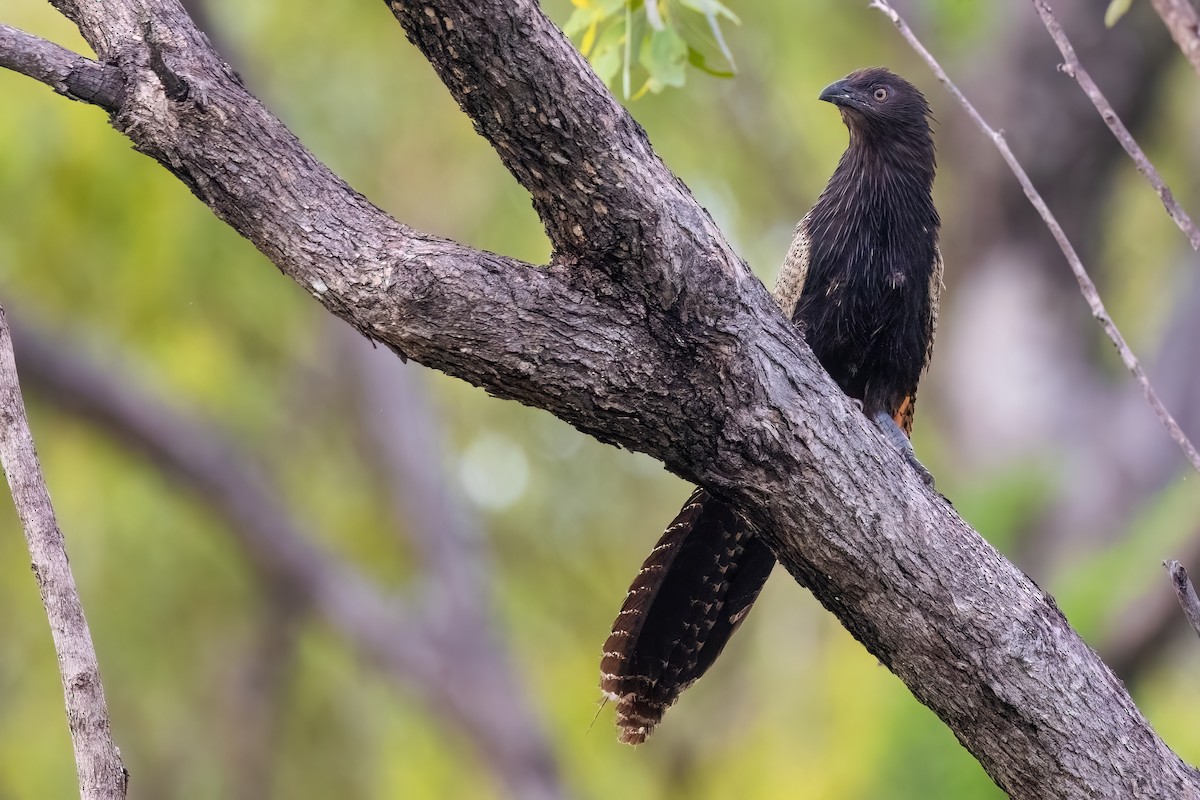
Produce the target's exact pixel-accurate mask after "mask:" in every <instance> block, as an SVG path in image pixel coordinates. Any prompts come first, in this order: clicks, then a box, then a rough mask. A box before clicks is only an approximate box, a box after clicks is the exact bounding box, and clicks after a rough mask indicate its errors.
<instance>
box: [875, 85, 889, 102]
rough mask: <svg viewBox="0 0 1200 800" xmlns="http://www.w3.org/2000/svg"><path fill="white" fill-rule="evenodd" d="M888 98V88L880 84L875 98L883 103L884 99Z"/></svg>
mask: <svg viewBox="0 0 1200 800" xmlns="http://www.w3.org/2000/svg"><path fill="white" fill-rule="evenodd" d="M887 98H888V92H887V89H885V88H883V87H882V86H880V87H879V88H878V89H876V90H875V99H876V100H878V101H879V102H881V103H882V102H883V101H884V100H887Z"/></svg>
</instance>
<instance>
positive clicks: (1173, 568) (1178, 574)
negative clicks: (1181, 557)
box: [1163, 560, 1200, 636]
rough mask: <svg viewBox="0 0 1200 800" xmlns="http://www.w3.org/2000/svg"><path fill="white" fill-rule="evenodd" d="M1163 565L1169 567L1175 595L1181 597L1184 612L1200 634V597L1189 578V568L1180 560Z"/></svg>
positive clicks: (1168, 571) (1193, 628)
mask: <svg viewBox="0 0 1200 800" xmlns="http://www.w3.org/2000/svg"><path fill="white" fill-rule="evenodd" d="M1163 566H1164V567H1166V568H1167V573H1168V574H1170V576H1171V585H1172V586H1174V587H1175V595H1176V596H1177V597H1178V598H1179V605H1180V606H1182V607H1183V613H1184V615H1185V616H1186V617H1187V621H1188V623H1190V624H1191V626H1192V630H1194V631H1195V632H1196V635H1197V636H1200V597H1197V596H1196V587H1195V586H1193V585H1192V582H1191V581H1190V580H1188V574H1187V570H1186V569H1184V568H1183V564H1180V563H1179V562H1178V561H1174V560H1171V561H1164V562H1163Z"/></svg>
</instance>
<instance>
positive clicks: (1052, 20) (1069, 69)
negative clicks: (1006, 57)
mask: <svg viewBox="0 0 1200 800" xmlns="http://www.w3.org/2000/svg"><path fill="white" fill-rule="evenodd" d="M1033 5H1034V8H1036V9H1037V12H1038V15H1039V16H1040V17H1041V18H1042V24H1043V25H1045V26H1046V30H1047V31H1049V32H1050V38H1052V39H1053V40H1054V44H1055V45H1057V47H1058V50H1059V52H1060V53H1062V56H1063V63H1062V64H1061V65H1060V66H1059V69H1060V70H1062V71H1063V72H1064V73H1066V74H1067V75H1070V76H1071V77H1072V78H1074V79H1075V81H1076V82H1077V83H1078V84H1079V88H1081V89H1083V93H1084V94H1086V95H1087V97H1088V99H1089V100H1091V101H1092V105H1094V106H1095V107H1096V111H1098V112H1100V117H1101V119H1103V120H1104V124H1105V125H1107V126H1108V129H1109V130H1111V131H1112V134H1113V136H1115V137H1116V139H1117V141H1118V142H1120V143H1121V147H1123V148H1125V152H1126V153H1128V154H1129V157H1130V158H1131V159H1133V163H1134V165H1135V166H1136V167H1137V170H1138V172H1140V173H1142V175H1143V176H1144V177H1145V178H1146V180H1147V181H1149V183H1150V185H1151V186H1153V187H1154V191H1155V192H1156V193H1157V194H1158V198H1159V199H1160V200H1161V201H1162V204H1163V208H1165V209H1166V210H1167V214H1168V215H1169V216H1170V217H1171V219H1172V221H1174V223H1175V224H1176V225H1177V226H1178V227H1179V230H1181V231H1183V234H1184V235H1185V236H1187V239H1188V244H1190V245H1191V246H1192V249H1193V250H1195V251H1196V252H1198V253H1200V230H1197V229H1196V224H1195V223H1194V222H1192V218H1191V217H1189V216H1188V214H1187V212H1186V211H1184V210H1183V208H1182V207H1181V206H1180V205H1179V201H1178V200H1176V199H1175V195H1174V194H1172V192H1171V188H1170V187H1169V186H1167V183H1166V181H1164V180H1163V179H1162V176H1161V175H1159V174H1158V170H1157V169H1155V168H1154V165H1153V164H1152V163H1150V159H1149V158H1147V157H1146V154H1145V153H1144V152H1143V151H1142V148H1141V147H1139V146H1138V143H1137V141H1136V140H1135V139H1134V138H1133V134H1131V133H1130V132H1129V129H1128V128H1126V127H1125V123H1124V122H1122V121H1121V118H1120V117H1119V116H1117V112H1116V111H1114V110H1113V107H1112V104H1111V103H1109V102H1108V99H1107V98H1106V97H1105V96H1104V93H1103V92H1101V91H1100V87H1099V86H1097V85H1096V82H1095V81H1093V80H1092V76H1091V75H1089V74H1088V72H1087V70H1086V69H1084V68H1083V64H1081V63H1080V62H1079V58H1078V57H1077V56H1076V55H1075V48H1074V47H1072V46H1071V40H1070V39H1068V38H1067V34H1066V32H1065V31H1064V30H1063V29H1062V25H1060V24H1059V23H1058V19H1057V18H1056V17H1055V16H1054V12H1053V11H1052V10H1051V9H1050V4H1049V3H1047V2H1046V0H1033Z"/></svg>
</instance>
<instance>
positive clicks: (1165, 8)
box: [1150, 0, 1200, 75]
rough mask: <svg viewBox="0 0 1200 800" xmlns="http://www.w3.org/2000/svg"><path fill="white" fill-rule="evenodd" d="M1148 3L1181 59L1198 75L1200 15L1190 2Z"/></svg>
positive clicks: (1199, 63)
mask: <svg viewBox="0 0 1200 800" xmlns="http://www.w3.org/2000/svg"><path fill="white" fill-rule="evenodd" d="M1150 3H1151V5H1153V6H1154V10H1155V11H1157V12H1158V16H1160V17H1162V21H1163V24H1164V25H1166V26H1167V30H1169V31H1170V32H1171V38H1172V39H1174V40H1175V44H1177V45H1179V49H1180V50H1182V51H1183V57H1184V58H1186V59H1187V60H1188V61H1189V62H1190V63H1191V65H1192V69H1194V70H1196V74H1197V75H1200V14H1198V13H1197V12H1196V8H1195V6H1193V5H1192V3H1191V0H1150Z"/></svg>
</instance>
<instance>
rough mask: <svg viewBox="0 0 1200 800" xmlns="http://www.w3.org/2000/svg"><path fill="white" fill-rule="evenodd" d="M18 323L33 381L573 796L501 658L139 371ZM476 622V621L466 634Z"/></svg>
mask: <svg viewBox="0 0 1200 800" xmlns="http://www.w3.org/2000/svg"><path fill="white" fill-rule="evenodd" d="M14 330H15V335H14V339H15V340H16V345H17V350H18V352H19V353H20V358H21V363H22V368H23V371H24V372H25V373H26V375H27V376H28V379H29V381H30V384H31V386H33V387H35V388H36V389H37V390H39V391H41V392H43V393H44V394H45V396H46V397H47V398H48V399H50V400H51V401H52V402H54V403H55V404H56V405H58V406H59V407H60V408H62V409H63V410H65V411H67V412H70V413H73V414H76V415H79V416H81V417H83V418H85V419H88V420H90V421H92V422H94V423H96V425H97V427H98V428H99V429H100V430H103V431H105V432H106V433H108V434H110V435H115V436H117V437H118V439H119V441H120V442H121V443H122V444H124V445H125V446H127V447H131V448H133V449H134V450H136V451H137V452H139V453H141V454H142V455H143V456H145V457H146V458H147V459H148V460H149V461H150V462H151V463H153V464H155V465H156V466H157V467H158V468H159V469H161V470H162V471H163V472H164V473H165V474H167V475H170V476H172V477H173V478H174V479H175V480H176V481H178V482H179V483H180V485H182V486H184V487H186V488H188V489H189V490H190V491H192V492H193V493H195V494H196V495H198V496H200V497H201V498H203V499H204V500H205V501H206V503H207V504H208V506H209V507H210V508H212V509H213V510H214V511H215V512H216V513H217V514H218V515H219V516H220V517H221V518H222V519H223V520H224V521H225V522H226V524H227V529H228V530H229V532H230V533H231V534H232V535H233V536H234V538H235V539H236V540H237V542H238V544H239V545H241V547H242V549H243V551H244V552H245V553H246V554H247V556H248V557H249V558H250V560H251V562H252V563H253V564H254V566H255V568H256V569H257V570H258V571H259V573H260V574H263V575H265V576H268V577H269V579H270V582H271V583H272V584H273V585H275V586H277V587H279V589H280V590H282V591H284V592H287V593H288V594H289V595H290V596H291V598H293V599H294V600H295V601H298V602H300V603H302V604H304V605H307V606H311V607H312V608H313V609H314V610H316V611H317V612H318V613H319V614H320V615H321V616H322V617H324V618H325V619H326V621H327V622H328V623H329V624H330V625H331V626H332V627H333V628H334V629H336V630H337V631H338V632H339V633H340V634H341V635H342V636H344V637H345V638H346V639H347V640H348V641H349V642H351V643H352V645H353V646H354V647H355V648H357V649H358V650H359V651H360V652H362V653H363V654H364V655H365V656H366V657H367V658H368V659H370V660H371V661H372V662H374V663H375V664H376V665H377V666H378V667H379V668H380V669H381V670H382V671H383V672H384V673H386V674H387V675H388V676H389V677H391V678H392V679H393V680H394V681H397V682H400V683H403V684H405V685H408V684H416V685H418V686H420V687H421V690H422V691H421V693H420V694H421V697H422V698H423V699H425V701H426V702H427V703H429V704H430V706H431V708H432V710H433V711H434V712H435V713H448V714H449V716H450V719H451V721H453V722H454V723H455V724H456V725H457V726H458V727H459V728H460V729H461V730H462V731H463V732H464V733H465V734H466V735H467V737H468V738H469V739H470V741H471V742H472V744H473V745H474V746H475V747H476V749H477V750H478V751H479V753H480V755H481V756H482V758H483V759H484V761H485V762H486V763H487V764H488V765H489V767H490V768H491V770H492V772H493V774H495V775H497V776H498V777H499V778H500V779H501V780H503V781H504V782H505V783H506V785H507V787H508V789H509V791H510V793H511V794H512V796H514V797H531V798H553V797H559V796H561V795H562V790H561V788H560V787H559V786H558V778H557V775H556V772H555V766H554V762H553V760H552V759H550V758H548V756H547V753H546V751H545V749H544V747H543V745H542V743H541V742H540V741H539V740H538V739H537V737H536V735H535V733H534V723H533V721H532V720H530V719H529V716H530V715H529V712H528V711H527V710H524V709H523V708H521V707H510V706H509V705H508V704H507V701H508V700H510V699H512V698H513V697H516V696H517V693H516V692H514V691H511V690H510V687H507V686H503V687H500V688H499V689H498V690H497V689H496V683H497V680H496V676H492V677H491V678H490V679H489V680H486V681H485V680H482V679H480V676H479V675H478V674H475V672H474V671H473V669H472V668H477V671H478V672H485V671H487V669H488V667H489V666H490V664H491V663H493V662H492V661H490V660H487V659H477V660H475V661H472V662H470V663H467V664H459V663H457V662H458V660H459V655H460V653H461V652H462V651H461V650H458V649H454V647H450V645H451V644H452V643H451V642H450V641H449V640H448V637H447V635H446V634H445V633H444V632H443V629H442V628H441V626H440V624H439V623H440V622H441V620H438V619H426V618H425V617H423V616H420V615H418V614H416V613H413V612H412V611H406V610H405V608H404V607H403V606H402V605H400V604H398V603H397V602H396V601H395V600H393V599H392V598H391V597H388V596H386V595H384V594H383V593H382V592H380V590H379V589H378V587H377V586H376V585H375V584H374V583H372V582H371V581H370V580H368V579H367V578H366V577H365V576H363V575H362V574H361V573H360V572H358V571H357V570H355V569H353V568H351V567H350V566H349V565H347V564H344V563H342V562H340V561H339V560H338V559H336V558H335V557H334V556H333V555H332V554H330V553H328V552H327V551H325V550H324V549H322V548H320V547H319V546H318V545H316V544H315V543H314V539H313V538H312V537H311V536H309V535H308V534H307V533H306V532H305V531H304V530H302V529H301V526H300V525H299V523H298V522H297V521H296V519H295V518H294V517H293V516H292V515H291V514H290V513H289V512H288V511H287V509H286V508H285V507H284V505H283V504H282V502H281V501H280V499H279V498H278V496H277V495H276V493H275V492H274V491H273V490H272V488H271V487H270V485H269V484H268V482H267V481H266V479H265V478H264V477H263V476H262V475H261V474H260V473H258V472H257V471H255V470H254V469H252V468H251V467H250V466H249V465H248V464H247V463H246V460H245V459H244V458H241V457H240V454H238V453H237V452H235V450H234V448H233V447H232V446H231V445H230V444H228V443H227V442H226V441H225V439H224V437H223V436H221V435H219V434H218V433H216V432H214V431H213V430H212V429H211V427H210V426H208V425H206V424H204V423H203V422H201V421H198V420H190V419H187V418H186V417H184V416H182V415H180V414H178V413H175V412H174V411H172V410H171V409H170V408H168V407H167V406H166V405H165V404H163V403H161V402H158V401H157V400H155V399H154V398H152V397H150V396H148V395H145V394H143V393H140V392H139V391H138V390H137V389H136V388H135V387H136V381H134V380H132V379H131V378H129V377H128V376H125V375H122V374H121V373H120V371H119V370H118V369H117V368H116V367H114V366H111V365H110V366H106V367H104V368H103V369H102V370H101V369H99V368H97V367H96V366H95V365H93V364H90V363H88V362H86V361H84V360H83V359H81V358H79V357H77V356H74V355H71V354H70V353H69V352H68V351H67V350H66V349H65V348H64V347H62V346H60V345H57V344H56V343H54V342H51V341H49V340H48V339H46V338H45V337H43V336H41V335H39V334H38V333H36V332H35V331H34V330H32V329H31V328H30V327H29V326H28V325H25V324H20V325H15V326H14ZM474 633H478V631H476V630H475V629H474V628H470V629H468V630H466V631H464V632H463V635H467V636H469V635H472V634H474ZM475 655H476V656H478V651H477V650H476V652H475ZM501 677H503V676H501ZM476 690H478V692H484V691H487V690H496V691H497V694H498V695H499V696H498V697H487V696H480V695H479V694H477V691H476Z"/></svg>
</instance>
